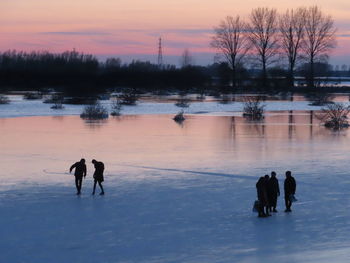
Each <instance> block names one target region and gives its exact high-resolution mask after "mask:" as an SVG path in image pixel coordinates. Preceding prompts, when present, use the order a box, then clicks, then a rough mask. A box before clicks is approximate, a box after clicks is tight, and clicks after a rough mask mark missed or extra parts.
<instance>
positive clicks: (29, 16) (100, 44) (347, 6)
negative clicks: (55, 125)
mask: <svg viewBox="0 0 350 263" xmlns="http://www.w3.org/2000/svg"><path fill="white" fill-rule="evenodd" d="M315 4H317V5H318V6H320V7H321V9H322V10H323V11H324V12H325V13H327V14H330V15H332V16H333V17H334V19H335V22H336V26H337V28H338V31H337V35H338V38H337V39H338V41H337V42H338V46H337V48H336V50H334V52H333V54H332V56H331V63H333V64H346V65H350V48H349V47H350V1H349V0H317V1H315V0H313V1H310V0H294V1H287V0H270V1H264V0H261V1H258V0H255V1H253V0H244V1H236V0H215V1H213V0H177V1H174V0H1V1H0V36H1V37H0V51H1V52H2V51H6V50H8V49H17V50H26V51H31V50H49V51H52V52H61V51H64V50H68V49H70V50H71V49H73V48H75V49H76V50H78V51H83V52H85V53H92V54H95V55H97V56H98V57H99V58H101V59H103V58H104V57H106V56H118V57H121V58H122V60H123V61H125V62H128V61H130V60H131V59H143V60H144V59H147V60H150V61H151V62H156V59H157V42H158V37H159V36H161V37H162V39H163V56H164V61H165V63H174V64H176V63H178V61H179V58H178V56H180V55H181V53H182V52H183V50H184V49H185V48H188V49H189V50H190V52H191V53H192V54H193V55H194V57H195V61H196V63H197V64H204V65H205V64H209V63H212V62H213V57H214V53H215V51H214V50H213V49H211V48H210V47H209V42H210V38H211V36H212V32H213V27H214V26H216V25H217V24H218V23H219V22H220V20H221V19H223V18H224V17H225V16H227V15H233V16H234V15H237V14H239V15H241V16H242V17H244V18H247V17H248V15H249V13H250V11H251V9H252V8H255V7H259V6H262V7H263V6H267V7H273V8H277V9H278V10H279V11H280V12H283V11H285V10H286V9H288V8H295V7H299V6H310V5H315Z"/></svg>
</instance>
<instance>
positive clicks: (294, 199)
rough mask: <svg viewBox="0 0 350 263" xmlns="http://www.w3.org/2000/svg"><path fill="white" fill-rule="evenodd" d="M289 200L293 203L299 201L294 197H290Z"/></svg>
mask: <svg viewBox="0 0 350 263" xmlns="http://www.w3.org/2000/svg"><path fill="white" fill-rule="evenodd" d="M289 200H290V201H291V202H292V203H294V202H296V201H298V199H296V198H295V196H294V195H290V196H289Z"/></svg>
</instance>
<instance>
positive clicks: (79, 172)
mask: <svg viewBox="0 0 350 263" xmlns="http://www.w3.org/2000/svg"><path fill="white" fill-rule="evenodd" d="M74 168H75V171H74V176H75V187H76V188H77V195H80V193H81V185H82V183H83V177H84V178H85V176H86V165H85V159H81V160H80V161H79V162H76V163H75V164H73V165H72V166H71V167H70V169H69V172H70V173H71V172H72V170H73V169H74Z"/></svg>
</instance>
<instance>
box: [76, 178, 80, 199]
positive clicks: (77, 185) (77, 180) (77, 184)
mask: <svg viewBox="0 0 350 263" xmlns="http://www.w3.org/2000/svg"><path fill="white" fill-rule="evenodd" d="M75 187H76V188H77V195H79V194H80V189H79V178H78V177H75Z"/></svg>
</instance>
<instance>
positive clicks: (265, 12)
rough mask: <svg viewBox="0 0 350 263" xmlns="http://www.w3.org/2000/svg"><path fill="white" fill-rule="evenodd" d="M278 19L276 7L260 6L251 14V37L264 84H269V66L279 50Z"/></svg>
mask: <svg viewBox="0 0 350 263" xmlns="http://www.w3.org/2000/svg"><path fill="white" fill-rule="evenodd" d="M277 23H278V20H277V11H276V9H269V8H266V7H263V8H262V7H259V8H256V9H253V10H252V12H251V14H250V24H249V39H250V42H251V43H252V45H253V46H254V48H255V49H256V52H257V55H258V60H259V62H260V63H261V65H262V78H263V86H264V87H266V84H267V66H268V65H270V64H271V63H273V62H274V59H273V58H274V57H275V56H276V55H277V52H278V36H277V35H278V25H277Z"/></svg>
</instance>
